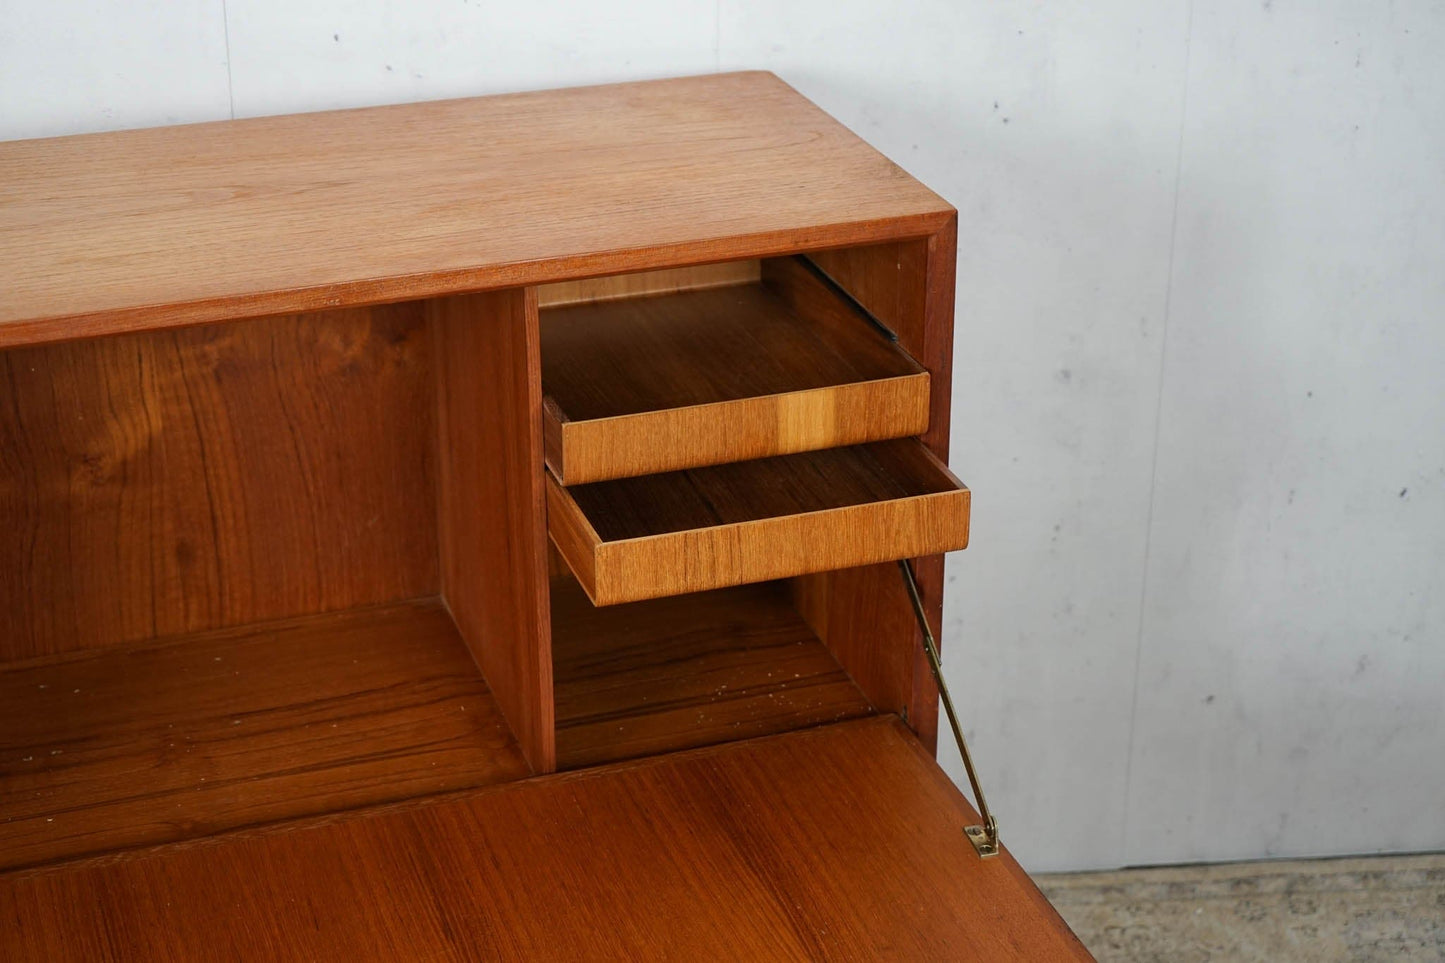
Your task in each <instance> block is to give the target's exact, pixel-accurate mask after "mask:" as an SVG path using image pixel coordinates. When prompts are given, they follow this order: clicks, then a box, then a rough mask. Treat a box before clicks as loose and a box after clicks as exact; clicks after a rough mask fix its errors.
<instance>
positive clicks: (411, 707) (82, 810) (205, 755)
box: [0, 601, 530, 959]
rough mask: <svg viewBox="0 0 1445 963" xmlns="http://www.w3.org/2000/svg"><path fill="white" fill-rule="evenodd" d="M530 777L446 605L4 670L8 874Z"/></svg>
mask: <svg viewBox="0 0 1445 963" xmlns="http://www.w3.org/2000/svg"><path fill="white" fill-rule="evenodd" d="M527 775H530V770H529V769H528V767H527V764H526V762H524V761H523V759H522V754H521V752H520V751H519V750H518V747H517V744H516V741H515V740H514V739H513V738H512V735H511V732H510V731H509V730H508V728H507V726H506V724H505V723H504V722H503V721H502V717H501V714H500V713H499V712H498V711H497V707H496V704H495V702H494V701H493V699H492V696H491V693H489V692H488V691H487V686H486V684H485V683H484V682H483V681H482V679H481V677H480V676H479V675H478V673H477V670H476V667H475V666H474V665H473V664H472V660H471V658H470V656H469V655H468V654H467V650H466V648H465V647H464V646H463V645H462V642H461V639H459V638H458V637H457V633H456V630H455V629H454V628H453V627H452V623H451V620H450V619H448V618H447V615H446V613H445V612H444V611H443V610H442V608H441V606H440V605H439V604H438V603H437V602H435V601H418V602H407V603H401V604H397V605H389V606H380V607H375V608H368V609H362V610H357V611H352V612H342V613H337V614H330V615H317V616H309V617H306V618H300V619H292V620H288V621H284V622H272V623H267V624H263V625H253V626H247V627H245V628H241V629H226V630H221V631H217V632H210V633H204V634H201V635H192V636H182V637H179V638H174V639H167V640H163V641H159V642H151V643H145V644H140V645H131V646H119V647H113V648H109V649H104V650H98V651H89V652H82V653H73V654H70V655H67V656H61V657H58V658H49V659H37V660H32V661H29V662H26V663H20V664H16V665H11V666H5V667H0V870H4V869H11V868H15V867H18V866H30V865H37V864H43V863H49V862H54V861H56V860H63V859H68V858H73V857H78V856H83V855H87V854H98V853H108V852H112V851H117V850H123V849H129V848H133V847H137V846H148V845H152V844H155V843H164V842H169V841H172V840H180V839H188V838H191V837H197V836H206V835H210V834H212V833H216V832H221V831H223V830H228V829H233V828H236V827H238V826H250V825H255V824H259V823H270V822H276V821H280V820H286V819H293V818H295V817H298V816H311V815H318V814H322V813H327V812H334V811H336V810H341V809H349V808H355V807H359V806H368V805H372V804H375V803H381V802H389V801H393V800H398V799H406V798H409V797H413V796H421V795H428V794H433V793H438V792H443V791H447V790H452V789H461V788H470V787H475V786H482V785H487V784H489V783H494V782H501V781H506V780H512V779H518V778H521V777H523V776H527ZM189 895H190V894H184V896H182V894H175V896H173V898H177V899H178V900H182V901H183V899H184V897H185V896H189ZM93 908H94V905H93V904H92V906H91V907H90V909H93ZM0 919H5V920H7V921H6V922H5V923H4V924H3V925H0V944H4V943H5V942H6V940H7V939H10V938H11V937H10V936H7V935H5V934H7V933H8V932H9V930H10V927H11V925H12V921H10V920H9V919H8V918H7V917H5V916H4V915H3V914H0ZM159 938H160V934H152V935H151V939H159ZM0 959H13V956H11V955H10V954H8V953H6V952H5V951H3V950H0Z"/></svg>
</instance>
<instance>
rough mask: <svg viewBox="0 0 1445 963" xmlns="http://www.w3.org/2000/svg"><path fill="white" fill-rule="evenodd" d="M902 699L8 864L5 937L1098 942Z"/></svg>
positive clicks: (960, 951) (646, 955)
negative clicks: (1002, 846)
mask: <svg viewBox="0 0 1445 963" xmlns="http://www.w3.org/2000/svg"><path fill="white" fill-rule="evenodd" d="M976 818H977V817H976V816H975V814H974V813H973V811H972V810H971V809H970V807H969V806H968V804H967V803H966V802H965V801H964V799H963V797H962V796H961V795H960V794H959V792H958V790H957V789H956V788H954V786H953V785H952V784H951V783H950V782H949V781H948V778H947V777H946V776H945V775H944V774H943V772H942V771H941V770H940V769H939V768H938V766H937V765H936V764H934V762H933V760H932V759H930V758H929V756H928V753H927V752H926V751H925V750H924V749H923V747H922V746H920V745H919V743H918V741H917V740H916V738H915V737H914V736H913V735H912V733H910V732H909V731H908V730H907V728H906V727H904V726H903V725H902V724H901V723H900V722H898V721H897V720H896V718H894V717H887V718H881V719H865V720H859V721H855V722H845V723H839V724H837V725H832V726H823V727H820V728H817V729H810V730H805V731H802V732H793V733H788V734H786V735H780V736H773V737H769V738H764V739H757V740H752V741H749V742H742V743H733V744H730V745H727V746H721V747H714V748H709V749H701V750H696V751H694V752H690V753H680V754H675V755H671V756H665V757H659V758H655V759H650V760H645V761H643V762H638V763H629V764H621V765H617V766H612V767H606V768H602V769H594V770H586V771H583V772H580V773H572V774H563V775H557V776H548V777H541V778H537V779H532V780H526V781H523V782H520V783H515V784H513V785H510V786H505V787H496V788H494V789H491V790H483V791H481V792H478V793H474V794H467V795H465V796H463V797H460V798H453V799H448V800H442V801H436V802H433V803H428V804H421V805H407V806H404V807H399V808H397V809H395V810H393V811H390V812H382V813H377V814H368V815H362V816H355V817H351V818H345V819H342V820H339V821H333V822H330V823H327V824H320V825H313V826H304V827H297V828H295V829H293V830H291V831H289V832H284V833H273V834H258V835H249V836H239V837H234V838H230V839H224V840H220V841H217V842H215V843H213V844H206V845H200V846H177V847H170V848H167V849H164V850H160V851H157V852H154V853H149V854H146V855H143V856H138V857H136V858H133V859H129V860H126V861H122V862H117V863H110V864H94V865H79V866H75V867H68V868H64V869H59V870H55V871H51V872H44V873H37V874H26V875H20V876H10V877H0V920H5V921H6V924H7V925H6V926H4V927H0V957H3V958H4V959H6V960H7V961H15V963H21V961H30V960H45V961H47V963H51V961H57V960H72V959H73V960H108V959H142V958H143V959H146V960H157V961H165V960H186V961H190V960H196V959H208V958H213V957H215V956H216V955H217V954H218V953H219V954H224V955H225V956H226V957H228V958H234V959H275V958H288V959H315V960H364V959H429V960H438V959H445V960H472V959H478V958H481V959H494V958H499V959H527V960H596V959H609V960H654V959H656V960H662V959H670V960H703V959H719V958H726V959H738V960H826V959H835V960H864V959H897V960H978V961H988V963H1000V961H1010V960H1027V961H1032V963H1039V961H1052V960H1084V959H1088V958H1089V957H1088V955H1087V953H1086V952H1085V951H1084V949H1083V947H1082V946H1081V945H1080V944H1079V942H1078V941H1077V939H1075V938H1074V937H1073V935H1072V934H1071V933H1070V932H1069V931H1068V928H1067V927H1066V926H1065V924H1064V923H1063V921H1062V920H1061V919H1060V918H1059V916H1058V914H1057V913H1055V912H1054V910H1053V909H1052V908H1051V907H1050V906H1049V905H1048V903H1047V902H1046V901H1045V900H1044V898H1043V897H1042V896H1041V895H1040V894H1039V892H1038V890H1037V889H1036V888H1035V887H1034V886H1033V884H1032V883H1031V882H1029V880H1028V878H1027V877H1026V876H1024V874H1023V872H1022V871H1021V870H1020V869H1019V867H1018V864H1017V863H1015V862H1014V860H1013V858H1012V857H1011V856H1010V855H1008V854H1007V853H1004V854H1003V855H1002V856H1000V857H999V858H998V859H994V860H989V861H987V862H984V861H981V860H979V859H978V857H977V855H975V853H974V851H973V848H972V847H971V846H970V845H969V843H968V841H967V840H966V839H965V837H964V835H963V832H962V830H961V827H962V826H964V825H966V824H968V823H971V822H973V821H974V820H975V819H976Z"/></svg>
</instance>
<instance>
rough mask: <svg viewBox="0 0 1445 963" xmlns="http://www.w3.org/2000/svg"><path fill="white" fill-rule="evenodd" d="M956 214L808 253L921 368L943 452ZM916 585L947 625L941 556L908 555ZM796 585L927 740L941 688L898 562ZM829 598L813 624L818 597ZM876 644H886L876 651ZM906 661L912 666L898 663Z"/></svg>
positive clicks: (852, 659)
mask: <svg viewBox="0 0 1445 963" xmlns="http://www.w3.org/2000/svg"><path fill="white" fill-rule="evenodd" d="M956 239H957V224H956V222H953V221H951V222H950V223H949V224H948V225H947V226H946V227H945V228H944V229H943V230H940V231H939V232H938V233H936V234H934V235H932V236H930V237H928V238H925V239H922V240H917V241H906V242H899V243H889V244H882V245H874V246H869V247H855V248H848V249H844V250H837V251H825V252H818V253H816V254H813V255H810V257H811V259H812V260H813V261H814V262H815V263H817V264H818V265H819V266H820V267H822V268H823V270H825V271H826V272H827V273H828V274H829V276H831V277H832V278H833V279H834V280H835V281H837V282H838V283H840V284H841V285H842V286H843V287H844V288H846V289H847V290H848V292H849V293H850V294H852V295H853V296H854V297H855V298H857V299H858V300H859V301H860V302H861V303H862V304H863V305H864V306H865V307H867V308H868V310H869V311H871V312H872V313H873V314H874V315H875V316H877V317H878V318H879V319H881V320H882V321H883V323H885V324H887V325H888V326H889V327H890V328H891V329H892V330H893V331H894V332H895V333H896V334H897V335H898V338H899V341H900V343H901V344H902V345H903V346H904V347H905V348H906V349H907V350H908V352H909V353H910V354H911V355H912V356H913V357H915V358H917V359H918V360H919V362H921V363H922V364H923V365H924V367H925V368H927V370H928V373H929V378H930V390H931V393H932V397H931V400H930V405H929V409H930V410H929V423H928V431H927V432H925V433H924V435H923V438H922V441H923V443H924V444H925V445H927V446H928V448H929V449H930V450H931V451H932V452H933V453H934V454H935V455H937V456H938V457H939V458H940V459H945V460H946V459H947V458H948V437H949V405H950V399H951V397H952V394H951V392H952V387H951V386H952V366H953V298H954V271H955V261H956V251H955V245H956ZM914 570H915V572H916V574H917V577H918V586H919V591H920V592H921V593H922V595H923V601H924V608H925V610H926V612H927V613H928V618H929V621H930V622H931V623H932V625H933V630H934V633H935V635H937V637H938V638H939V639H940V640H942V638H943V637H942V635H941V634H939V633H940V632H941V629H942V625H943V557H942V556H941V555H936V556H931V557H928V558H919V559H915V560H914ZM808 578H809V579H810V580H812V581H813V582H814V583H817V584H814V585H813V586H812V587H811V588H807V589H804V590H802V593H801V594H802V595H803V596H810V597H812V599H813V600H814V601H813V603H812V604H810V605H806V606H805V607H804V611H806V612H808V613H809V615H810V621H812V623H813V625H814V628H815V629H817V631H818V632H819V634H820V636H822V638H823V639H824V641H825V642H826V643H827V644H828V647H829V648H830V649H832V651H833V654H834V655H835V656H837V658H838V661H839V662H840V663H841V664H842V665H843V667H844V668H845V669H847V670H848V672H849V674H851V675H852V676H853V678H854V679H855V680H856V681H857V682H858V684H859V686H860V687H861V688H862V690H863V691H864V692H865V693H866V694H867V695H868V697H869V698H870V699H871V700H872V701H873V703H874V704H875V705H877V706H878V707H879V708H880V709H883V710H884V711H898V712H902V713H903V714H904V715H905V716H906V717H907V719H908V722H909V724H910V725H911V726H913V728H914V730H915V731H917V732H918V734H919V737H920V739H922V741H923V743H924V745H926V746H928V747H929V748H932V747H933V746H934V745H935V744H936V742H937V732H938V691H937V688H936V687H935V686H934V683H933V676H932V674H931V673H930V672H929V669H928V664H927V662H926V661H925V659H924V656H923V652H922V647H921V644H920V642H921V639H920V635H919V632H918V628H917V626H916V624H915V623H914V619H913V612H912V609H911V607H910V604H909V601H908V596H907V594H906V593H905V592H904V589H903V586H902V584H901V581H900V578H899V574H898V569H897V567H896V566H894V565H877V566H869V567H865V568H860V569H856V570H850V571H847V572H838V573H833V574H826V575H821V576H809V577H808ZM819 599H825V600H826V604H827V605H828V606H829V608H830V610H831V611H830V612H829V613H828V615H827V617H826V619H824V620H823V621H824V622H825V623H826V625H825V627H821V628H820V627H819V625H820V623H819V620H818V612H817V600H819ZM880 648H881V649H884V650H887V651H886V652H880ZM909 660H911V661H912V669H911V671H909V670H904V669H903V668H902V666H904V665H906V664H907V662H908V661H909Z"/></svg>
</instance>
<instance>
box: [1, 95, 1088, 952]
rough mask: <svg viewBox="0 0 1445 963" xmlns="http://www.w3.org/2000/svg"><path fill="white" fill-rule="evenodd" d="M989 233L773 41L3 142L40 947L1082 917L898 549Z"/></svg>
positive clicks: (9, 750) (857, 928)
mask: <svg viewBox="0 0 1445 963" xmlns="http://www.w3.org/2000/svg"><path fill="white" fill-rule="evenodd" d="M956 231H957V216H956V212H955V211H954V210H953V209H952V208H951V207H950V206H949V205H948V204H947V203H945V202H944V201H943V200H942V199H940V198H939V197H938V196H937V195H935V194H933V193H932V192H930V191H929V190H927V189H926V188H924V187H923V186H922V185H920V184H918V183H917V182H916V181H914V180H913V179H912V178H910V177H909V176H908V175H907V174H906V173H904V172H903V171H902V170H901V169H899V168H898V167H897V166H895V165H894V164H892V163H891V162H889V161H888V160H887V159H886V158H884V157H883V156H882V155H880V154H879V153H877V152H876V151H875V150H873V149H872V148H871V147H869V146H868V145H867V144H865V143H863V142H862V141H861V140H860V139H858V138H857V137H856V136H854V135H853V134H851V133H850V132H849V131H847V130H846V129H845V128H843V127H842V126H841V125H839V124H838V123H836V122H835V121H833V120H832V119H830V118H829V117H828V116H827V115H825V114H824V113H823V112H821V111H820V110H818V109H817V108H816V107H814V106H813V105H812V104H810V103H809V102H808V101H806V100H805V99H804V98H802V97H801V96H799V95H798V94H797V93H795V92H794V91H793V90H792V89H790V88H789V87H788V86H787V85H785V84H784V83H782V82H781V81H779V80H778V79H777V78H776V77H774V76H772V75H771V74H766V73H739V74H724V75H717V76H710V77H698V78H689V79H681V80H670V81H660V82H650V83H635V84H621V85H613V86H604V87H593V88H584V89H575V90H565V91H551V92H543V93H529V94H517V95H507V96H499V97H485V98H477V99H469V100H455V101H445V102H436V103H424V104H414V105H408V106H397V107H380V108H369V109H363V110H350V111H336V112H331V113H324V114H314V115H305V116H289V117H271V118H262V119H255V120H243V121H231V122H222V123H212V124H199V125H193V126H184V127H172V128H162V129H154V130H138V131H128V132H120V133H108V134H98V135H88V136H81V137H69V138H57V139H49V140H33V141H17V142H12V143H6V144H0V532H3V536H0V958H3V959H4V960H7V961H17V960H58V959H84V960H93V959H147V960H162V959H164V960H194V959H210V958H226V959H291V958H295V959H345V960H358V959H379V958H388V959H409V958H418V959H422V958H424V959H489V958H505V959H687V960H694V959H714V958H727V959H746V960H755V959H759V960H760V959H906V960H954V959H958V960H963V959H969V960H990V961H992V960H1013V959H1018V960H1046V959H1074V958H1087V954H1086V953H1085V952H1084V950H1083V949H1082V947H1081V946H1080V945H1079V943H1078V942H1077V940H1075V939H1074V937H1073V936H1072V934H1070V933H1069V931H1068V929H1067V927H1066V926H1065V925H1064V924H1063V922H1062V921H1061V920H1060V919H1059V917H1058V916H1057V915H1056V914H1055V913H1054V911H1053V910H1052V909H1051V908H1050V907H1049V905H1048V903H1047V902H1046V901H1045V900H1044V899H1043V897H1042V896H1041V895H1040V894H1039V892H1038V890H1037V889H1036V888H1035V887H1034V885H1033V884H1032V882H1031V881H1030V880H1029V879H1028V877H1027V876H1026V875H1025V874H1024V873H1023V872H1022V871H1021V870H1020V868H1019V867H1018V865H1017V863H1016V862H1014V860H1013V858H1012V857H1011V856H1009V855H1008V853H1007V852H1006V851H1005V852H1003V853H1002V854H1001V855H1000V856H999V857H998V858H995V859H988V860H984V859H980V858H979V855H978V854H977V853H976V852H975V849H974V847H973V846H972V845H971V844H970V842H969V840H968V839H967V838H966V837H965V835H964V833H963V831H962V827H963V826H965V825H967V824H969V823H972V822H977V821H978V816H977V815H976V813H975V812H974V810H973V809H972V808H971V807H970V805H969V804H968V802H967V801H966V800H965V798H964V796H963V795H962V794H961V793H959V792H958V790H957V789H955V788H954V786H953V785H952V784H951V783H950V782H949V780H948V779H947V778H946V777H945V775H944V774H943V772H942V771H941V770H940V769H939V768H938V766H937V764H936V763H935V762H934V759H933V752H934V748H935V743H936V739H937V729H938V692H937V689H936V688H935V685H934V682H933V678H932V676H931V674H930V663H929V662H928V661H927V659H926V658H925V654H924V649H923V648H922V646H921V643H922V641H923V639H924V633H923V632H922V631H921V629H920V622H919V621H918V619H917V618H916V617H915V607H914V605H913V601H914V597H913V596H911V595H910V593H909V591H908V588H907V586H908V580H907V579H905V578H901V577H900V568H899V565H898V561H899V560H911V571H912V572H913V573H916V584H917V598H918V600H919V601H920V603H921V609H920V610H918V611H921V613H922V615H923V616H924V617H926V619H927V620H928V623H929V624H931V626H932V628H933V630H934V631H935V632H936V631H937V628H938V626H939V625H940V623H941V614H942V613H941V607H942V588H943V553H944V552H946V551H951V550H955V549H959V548H963V547H964V545H965V544H966V542H967V538H968V518H969V494H968V491H967V489H966V488H964V486H963V485H962V484H961V483H960V482H959V481H958V479H957V478H955V477H954V475H953V474H952V473H951V472H950V471H949V469H948V468H947V467H946V466H945V460H946V458H947V454H948V437H949V398H950V390H949V389H950V384H949V369H950V362H951V357H952V353H953V291H954V266H955V256H956V248H955V244H956ZM908 571H909V570H908V569H907V568H905V569H904V570H903V573H904V574H905V575H906V574H908Z"/></svg>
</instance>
